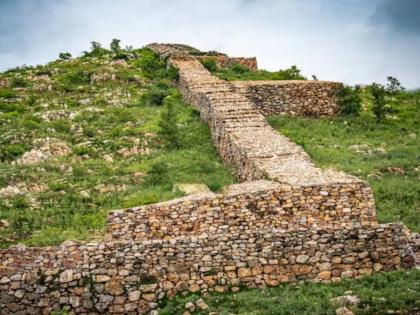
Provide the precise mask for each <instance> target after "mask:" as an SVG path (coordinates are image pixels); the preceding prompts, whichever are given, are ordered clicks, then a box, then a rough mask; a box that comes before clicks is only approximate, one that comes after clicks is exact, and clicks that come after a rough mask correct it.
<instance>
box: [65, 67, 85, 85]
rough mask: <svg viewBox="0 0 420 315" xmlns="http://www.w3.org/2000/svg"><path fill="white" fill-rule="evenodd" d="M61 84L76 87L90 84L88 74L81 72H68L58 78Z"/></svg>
mask: <svg viewBox="0 0 420 315" xmlns="http://www.w3.org/2000/svg"><path fill="white" fill-rule="evenodd" d="M60 81H61V83H63V84H65V85H78V84H86V83H89V82H90V73H88V72H85V71H82V70H74V71H70V72H68V73H67V74H65V75H64V76H62V77H61V78H60Z"/></svg>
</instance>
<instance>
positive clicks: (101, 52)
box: [83, 41, 108, 57]
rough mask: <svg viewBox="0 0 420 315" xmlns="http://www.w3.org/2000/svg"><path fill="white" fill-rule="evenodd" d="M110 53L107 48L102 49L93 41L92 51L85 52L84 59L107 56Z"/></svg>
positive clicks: (91, 43) (91, 44)
mask: <svg viewBox="0 0 420 315" xmlns="http://www.w3.org/2000/svg"><path fill="white" fill-rule="evenodd" d="M107 52H108V51H107V50H106V49H105V48H102V46H101V44H100V43H99V42H95V41H92V42H90V51H89V52H88V51H85V52H84V53H83V56H84V57H101V56H103V55H105V54H106V53H107Z"/></svg>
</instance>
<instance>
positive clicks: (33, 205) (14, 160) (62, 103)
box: [0, 40, 234, 247]
mask: <svg viewBox="0 0 420 315" xmlns="http://www.w3.org/2000/svg"><path fill="white" fill-rule="evenodd" d="M176 76H177V71H176V69H173V68H170V69H166V65H165V63H164V62H163V61H161V60H159V58H158V57H157V56H155V55H154V53H152V52H151V51H150V50H147V49H136V50H132V49H129V50H127V49H122V48H121V47H120V46H119V41H117V40H114V41H113V42H112V44H111V50H108V49H105V48H103V47H101V46H100V45H99V43H96V42H93V43H92V49H91V50H90V51H89V52H85V53H84V55H83V56H82V57H80V58H74V59H71V55H70V54H68V53H61V54H60V59H59V60H56V61H53V62H51V63H49V64H47V65H45V66H37V67H21V68H16V69H12V70H9V71H6V72H4V73H1V74H0V134H1V138H0V246H1V247H5V246H8V245H10V244H14V243H17V242H24V243H26V244H29V245H49V244H59V243H60V242H62V241H63V240H66V239H83V238H92V237H95V236H96V235H100V234H101V233H102V231H103V228H104V224H105V217H106V212H107V211H108V210H110V209H118V208H123V207H130V206H138V205H142V204H149V203H154V202H158V201H163V200H167V199H171V198H174V197H176V196H179V195H180V193H179V192H178V191H176V190H173V185H174V184H175V183H179V182H181V183H204V184H206V185H208V186H209V187H210V189H212V190H218V189H220V188H221V187H222V186H224V185H226V184H230V183H232V182H233V181H234V179H233V177H232V175H231V173H230V170H229V169H227V168H226V167H225V166H223V165H222V164H221V162H220V160H219V158H218V156H217V154H216V152H215V150H214V148H213V144H212V141H211V138H210V134H209V130H208V128H207V126H206V125H205V124H203V123H202V122H200V120H199V117H198V113H197V112H196V111H195V110H194V109H192V108H191V107H188V106H186V105H185V104H183V103H182V101H181V98H180V95H179V93H178V91H177V90H176V89H175V88H174V86H173V83H172V79H174V78H176Z"/></svg>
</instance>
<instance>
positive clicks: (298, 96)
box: [232, 80, 343, 117]
mask: <svg viewBox="0 0 420 315" xmlns="http://www.w3.org/2000/svg"><path fill="white" fill-rule="evenodd" d="M232 84H233V85H234V86H235V88H236V90H237V92H238V93H240V94H243V95H245V96H246V97H247V98H248V99H249V100H250V101H252V102H253V103H254V105H255V106H256V108H257V109H258V110H259V111H260V112H261V114H263V115H280V114H289V115H297V116H313V117H320V116H334V115H336V114H337V113H338V111H339V106H338V103H337V96H336V93H337V91H338V89H340V88H341V87H342V86H343V85H342V84H341V83H338V82H327V81H300V80H295V81H236V82H232Z"/></svg>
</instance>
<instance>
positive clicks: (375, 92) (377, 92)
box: [369, 83, 391, 123]
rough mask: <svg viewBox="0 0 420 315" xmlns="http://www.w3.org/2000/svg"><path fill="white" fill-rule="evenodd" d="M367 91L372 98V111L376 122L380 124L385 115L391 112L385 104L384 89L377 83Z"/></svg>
mask: <svg viewBox="0 0 420 315" xmlns="http://www.w3.org/2000/svg"><path fill="white" fill-rule="evenodd" d="M369 91H370V93H371V95H372V98H373V104H372V111H373V113H374V114H375V117H376V122H378V123H379V122H381V121H383V119H384V118H385V115H386V114H388V113H390V112H391V108H390V107H389V106H388V104H387V103H386V99H385V98H386V95H387V91H386V88H385V87H384V86H383V85H381V84H377V83H372V84H371V85H370V87H369Z"/></svg>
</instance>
